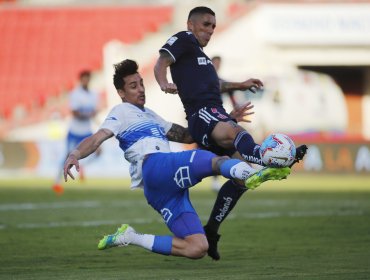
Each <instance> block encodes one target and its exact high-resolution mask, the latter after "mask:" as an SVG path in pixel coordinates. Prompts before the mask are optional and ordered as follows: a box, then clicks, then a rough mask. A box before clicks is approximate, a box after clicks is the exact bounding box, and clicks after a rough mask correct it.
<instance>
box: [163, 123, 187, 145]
mask: <svg viewBox="0 0 370 280" xmlns="http://www.w3.org/2000/svg"><path fill="white" fill-rule="evenodd" d="M166 136H167V138H168V140H170V141H173V142H179V143H185V144H191V143H194V140H193V138H192V137H191V135H190V133H189V130H188V129H187V128H185V127H183V126H181V125H179V124H176V123H174V124H172V127H171V129H170V130H169V131H168V132H167V134H166Z"/></svg>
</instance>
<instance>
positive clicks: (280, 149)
mask: <svg viewBox="0 0 370 280" xmlns="http://www.w3.org/2000/svg"><path fill="white" fill-rule="evenodd" d="M295 153H296V148H295V145H294V142H293V140H292V139H290V138H289V137H288V136H287V135H285V134H282V133H274V134H271V135H269V136H268V137H267V138H266V139H265V140H263V142H262V144H261V148H260V154H261V159H262V162H263V163H264V164H265V165H266V166H270V167H286V166H290V165H291V164H292V163H293V161H294V159H295Z"/></svg>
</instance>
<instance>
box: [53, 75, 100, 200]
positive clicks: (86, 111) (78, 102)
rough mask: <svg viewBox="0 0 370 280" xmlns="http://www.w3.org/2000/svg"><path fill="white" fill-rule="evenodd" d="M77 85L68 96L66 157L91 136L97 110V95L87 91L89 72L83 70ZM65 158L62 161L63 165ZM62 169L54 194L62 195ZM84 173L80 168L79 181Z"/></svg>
mask: <svg viewBox="0 0 370 280" xmlns="http://www.w3.org/2000/svg"><path fill="white" fill-rule="evenodd" d="M79 78H80V80H79V85H78V86H77V87H76V88H75V89H73V91H72V92H71V93H70V95H69V107H70V110H71V112H72V119H71V121H70V124H69V128H68V133H67V138H66V148H67V153H66V155H68V154H69V153H70V152H71V151H72V150H73V149H74V148H75V147H76V146H77V144H78V143H80V142H81V141H82V140H83V139H84V138H86V137H89V136H91V135H92V132H93V128H92V121H93V118H94V117H95V115H96V113H97V108H98V94H97V93H96V92H94V91H92V90H91V89H89V83H90V79H91V72H90V71H88V70H83V71H81V72H80V75H79ZM99 153H100V149H99V150H97V152H96V154H97V155H98V154H99ZM64 160H65V158H64V159H63V163H64ZM62 172H63V168H62V167H61V168H59V170H58V174H57V176H56V178H55V181H54V185H53V190H54V191H55V192H56V193H59V194H60V193H63V186H62V184H61V181H62V177H63V176H62ZM83 178H84V172H83V168H82V166H80V179H82V180H83Z"/></svg>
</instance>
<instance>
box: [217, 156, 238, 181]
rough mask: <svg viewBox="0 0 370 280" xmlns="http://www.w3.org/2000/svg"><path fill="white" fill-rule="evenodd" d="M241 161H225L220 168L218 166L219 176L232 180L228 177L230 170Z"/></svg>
mask: <svg viewBox="0 0 370 280" xmlns="http://www.w3.org/2000/svg"><path fill="white" fill-rule="evenodd" d="M240 162H241V161H240V160H239V159H228V160H225V161H224V162H223V163H222V164H221V166H220V172H221V175H222V176H224V177H225V178H228V179H232V178H233V177H232V176H231V175H230V169H231V168H232V167H233V166H234V165H236V164H238V163H240Z"/></svg>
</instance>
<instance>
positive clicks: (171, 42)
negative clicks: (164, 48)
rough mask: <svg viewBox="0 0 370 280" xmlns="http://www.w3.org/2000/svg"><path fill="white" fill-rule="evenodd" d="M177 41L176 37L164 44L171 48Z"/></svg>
mask: <svg viewBox="0 0 370 280" xmlns="http://www.w3.org/2000/svg"><path fill="white" fill-rule="evenodd" d="M177 39H178V38H177V37H176V36H172V37H171V38H170V39H168V41H167V43H166V44H168V45H170V46H172V45H173V43H175V42H176V40H177Z"/></svg>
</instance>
